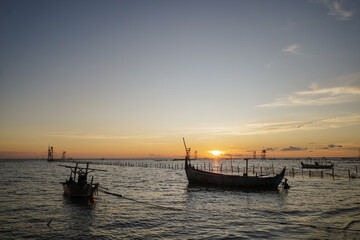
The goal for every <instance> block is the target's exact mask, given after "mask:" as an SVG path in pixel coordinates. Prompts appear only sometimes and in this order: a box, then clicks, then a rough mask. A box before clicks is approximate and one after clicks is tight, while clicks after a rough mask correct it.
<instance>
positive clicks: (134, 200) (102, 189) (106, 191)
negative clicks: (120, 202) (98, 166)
mask: <svg viewBox="0 0 360 240" xmlns="http://www.w3.org/2000/svg"><path fill="white" fill-rule="evenodd" d="M99 187H100V191H101V192H103V193H106V194H109V195H113V196H117V197H121V198H124V199H126V200H130V201H133V202H137V203H140V204H144V205H147V206H149V207H153V208H158V209H163V210H172V211H183V210H182V209H180V208H174V207H165V206H160V205H156V204H152V203H148V202H145V201H140V200H137V199H134V198H130V197H125V196H123V195H122V194H119V193H114V192H110V191H108V190H109V188H105V187H101V186H99Z"/></svg>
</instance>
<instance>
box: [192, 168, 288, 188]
mask: <svg viewBox="0 0 360 240" xmlns="http://www.w3.org/2000/svg"><path fill="white" fill-rule="evenodd" d="M285 169H286V168H284V169H283V170H282V172H281V173H280V174H278V175H276V176H274V177H257V176H239V175H225V174H218V173H211V172H205V171H201V170H197V169H195V168H193V167H191V166H187V167H186V169H185V171H186V176H187V179H188V181H189V183H191V184H201V185H216V186H226V187H234V188H239V189H277V187H278V186H279V184H280V183H281V181H282V179H283V178H284V175H285Z"/></svg>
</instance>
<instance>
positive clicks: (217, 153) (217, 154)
mask: <svg viewBox="0 0 360 240" xmlns="http://www.w3.org/2000/svg"><path fill="white" fill-rule="evenodd" d="M209 153H211V154H212V155H214V156H219V155H220V154H223V152H221V151H219V150H212V151H209Z"/></svg>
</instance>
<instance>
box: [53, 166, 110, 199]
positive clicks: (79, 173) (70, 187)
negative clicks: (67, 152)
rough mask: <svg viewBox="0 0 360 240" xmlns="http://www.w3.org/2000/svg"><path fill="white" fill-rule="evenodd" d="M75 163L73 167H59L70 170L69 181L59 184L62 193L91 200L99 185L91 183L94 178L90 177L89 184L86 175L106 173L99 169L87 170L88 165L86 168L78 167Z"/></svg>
mask: <svg viewBox="0 0 360 240" xmlns="http://www.w3.org/2000/svg"><path fill="white" fill-rule="evenodd" d="M79 164H82V163H76V166H75V167H72V166H65V165H59V166H62V167H66V168H70V170H71V173H70V177H69V179H67V180H66V181H65V182H61V184H62V185H63V188H64V193H65V194H66V195H68V196H71V197H88V198H93V197H94V194H95V192H97V189H98V187H99V183H93V180H94V177H91V181H90V183H89V182H88V181H87V177H88V174H89V173H90V172H93V171H106V170H101V169H94V168H89V163H83V164H86V167H80V166H79Z"/></svg>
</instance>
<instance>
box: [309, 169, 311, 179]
mask: <svg viewBox="0 0 360 240" xmlns="http://www.w3.org/2000/svg"><path fill="white" fill-rule="evenodd" d="M309 177H310V178H311V170H309Z"/></svg>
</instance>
